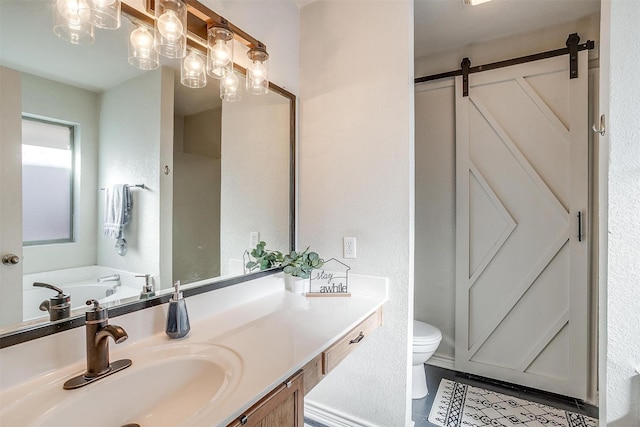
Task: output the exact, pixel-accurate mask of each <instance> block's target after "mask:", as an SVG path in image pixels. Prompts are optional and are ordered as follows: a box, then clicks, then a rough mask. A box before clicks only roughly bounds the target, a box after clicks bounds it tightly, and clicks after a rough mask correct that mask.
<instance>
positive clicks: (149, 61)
mask: <svg viewBox="0 0 640 427" xmlns="http://www.w3.org/2000/svg"><path fill="white" fill-rule="evenodd" d="M129 64H131V65H133V66H134V67H137V68H139V69H141V70H155V69H156V68H158V65H159V64H160V62H159V60H158V52H157V51H156V50H155V49H154V47H153V34H151V32H150V31H149V30H148V29H147V28H146V27H145V26H144V25H139V26H138V28H136V29H135V30H133V31H131V35H130V36H129Z"/></svg>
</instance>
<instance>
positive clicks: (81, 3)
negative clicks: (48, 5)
mask: <svg viewBox="0 0 640 427" xmlns="http://www.w3.org/2000/svg"><path fill="white" fill-rule="evenodd" d="M55 9H56V12H55V16H56V17H55V24H54V26H53V32H54V33H55V34H56V35H57V36H58V37H60V38H61V39H63V40H66V41H68V42H69V43H73V44H92V43H93V41H94V40H95V38H94V36H93V25H92V24H91V9H90V8H89V5H88V4H87V1H86V0H56V3H55Z"/></svg>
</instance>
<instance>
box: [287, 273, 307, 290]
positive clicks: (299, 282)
mask: <svg viewBox="0 0 640 427" xmlns="http://www.w3.org/2000/svg"><path fill="white" fill-rule="evenodd" d="M284 285H285V288H286V289H287V290H288V291H289V292H293V293H294V294H304V293H306V292H309V289H310V287H311V279H302V278H300V277H296V276H292V275H290V274H285V275H284Z"/></svg>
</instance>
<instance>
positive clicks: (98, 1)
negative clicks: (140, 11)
mask: <svg viewBox="0 0 640 427" xmlns="http://www.w3.org/2000/svg"><path fill="white" fill-rule="evenodd" d="M91 1H92V2H93V4H94V5H95V6H96V7H106V6H111V5H112V4H114V3H115V2H116V0H91Z"/></svg>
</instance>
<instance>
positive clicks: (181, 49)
mask: <svg viewBox="0 0 640 427" xmlns="http://www.w3.org/2000/svg"><path fill="white" fill-rule="evenodd" d="M155 16H156V20H155V31H154V36H155V38H154V40H155V48H156V50H157V51H158V53H159V54H160V55H162V56H165V57H167V58H184V57H185V56H186V54H187V5H186V4H185V3H184V2H183V1H181V0H156V6H155Z"/></svg>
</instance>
